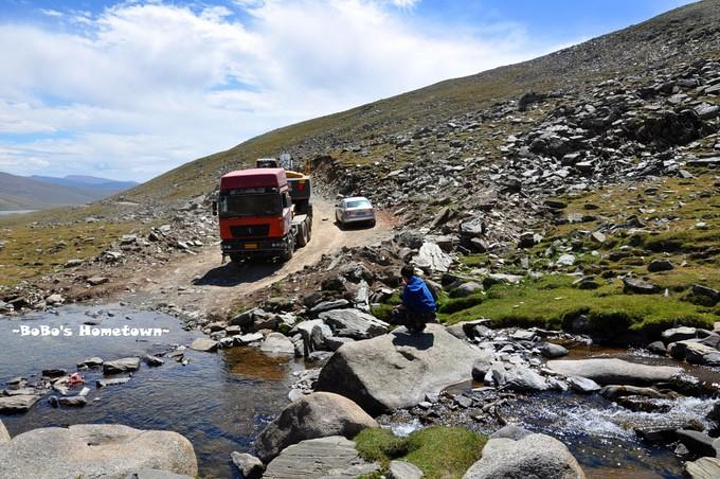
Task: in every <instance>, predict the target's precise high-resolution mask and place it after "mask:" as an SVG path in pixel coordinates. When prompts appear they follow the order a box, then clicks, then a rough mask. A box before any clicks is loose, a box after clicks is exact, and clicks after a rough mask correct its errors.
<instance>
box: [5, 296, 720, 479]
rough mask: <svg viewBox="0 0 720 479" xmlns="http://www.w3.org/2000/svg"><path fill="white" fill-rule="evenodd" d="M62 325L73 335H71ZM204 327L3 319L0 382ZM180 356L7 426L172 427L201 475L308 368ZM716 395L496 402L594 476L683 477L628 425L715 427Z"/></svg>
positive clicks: (120, 311) (116, 313)
mask: <svg viewBox="0 0 720 479" xmlns="http://www.w3.org/2000/svg"><path fill="white" fill-rule="evenodd" d="M86 322H91V323H96V325H95V326H93V327H97V328H111V327H112V328H122V327H123V326H128V328H141V327H142V328H159V330H161V331H162V336H160V337H147V338H140V337H132V336H127V337H93V336H80V328H81V327H82V326H83V325H84V323H86ZM41 325H45V326H48V327H51V328H58V333H59V335H58V336H32V335H26V336H21V334H20V333H21V332H22V331H23V330H25V332H28V330H32V328H38V327H40V326H41ZM23 326H25V328H23ZM61 326H62V327H64V328H63V329H62V330H61V329H60V327H61ZM85 326H87V325H85ZM28 328H29V329H28ZM13 331H19V332H13ZM67 331H70V332H72V336H65V335H64V334H68V333H67ZM201 336H202V335H201V334H200V333H199V332H186V331H183V330H182V329H181V327H180V323H179V321H178V320H177V319H175V318H173V317H170V316H167V315H164V314H161V313H155V312H142V311H134V310H131V309H127V308H124V307H121V306H119V305H111V306H104V307H64V308H61V309H60V310H59V312H58V314H57V315H53V314H38V315H32V316H26V317H24V318H22V319H8V320H0V345H1V347H0V382H5V381H7V380H9V379H10V378H13V377H15V376H24V377H27V378H28V379H29V380H30V381H31V382H32V381H33V379H37V378H38V377H39V374H40V372H41V371H42V370H43V369H50V368H63V369H67V370H68V371H74V370H75V364H76V363H77V362H80V361H82V360H84V359H87V358H89V357H92V356H100V357H101V358H103V359H105V360H112V359H117V358H120V357H125V356H138V355H142V354H144V353H146V352H150V353H156V352H160V351H167V350H170V349H172V348H173V346H174V345H177V344H184V345H187V344H190V343H191V342H192V340H193V339H194V338H197V337H201ZM597 356H601V357H602V356H612V357H620V358H623V359H628V360H632V361H637V362H643V363H649V364H656V365H677V363H676V362H675V361H673V360H670V359H664V358H657V357H653V356H648V355H643V354H640V353H638V352H628V351H626V350H618V349H597V348H590V349H576V350H574V351H573V353H572V355H571V356H570V358H577V359H580V358H584V357H597ZM185 357H186V358H188V359H189V363H188V364H187V366H183V365H181V364H180V363H178V362H176V361H174V360H172V359H169V358H168V359H167V360H166V363H165V364H164V365H163V366H160V367H158V368H149V367H147V366H145V365H143V366H142V367H141V368H140V370H138V371H137V372H136V373H135V374H134V375H133V377H132V379H131V380H130V381H129V382H128V383H126V384H124V385H120V386H110V387H106V388H95V381H96V380H97V379H102V377H103V376H102V371H101V370H98V369H95V370H89V371H86V372H83V375H84V377H85V379H86V381H87V383H88V385H90V386H91V389H92V392H91V393H90V395H89V396H88V399H89V403H88V405H87V406H86V407H84V408H82V409H68V408H57V409H56V408H52V407H51V406H50V405H49V403H48V401H47V400H46V399H44V400H42V401H41V402H39V403H38V404H37V405H36V406H35V407H34V408H33V409H31V410H30V411H29V412H28V413H26V414H20V415H0V419H2V420H3V422H4V423H5V424H6V426H7V427H8V429H9V431H10V433H11V434H12V435H16V434H19V433H21V432H24V431H27V430H30V429H34V428H37V427H45V426H63V425H70V424H84V423H120V424H126V425H128V426H131V427H136V428H140V429H165V430H172V431H176V432H179V433H180V434H182V435H184V436H185V437H187V438H188V439H189V440H190V441H191V442H192V443H193V445H194V447H195V451H196V453H197V455H198V460H199V465H200V473H201V475H203V476H204V477H238V475H237V473H236V471H235V470H234V468H233V467H232V466H231V462H230V460H229V457H230V453H231V452H232V451H240V452H246V451H248V452H249V451H251V449H252V440H253V438H254V437H255V436H256V435H257V433H258V432H259V431H260V430H261V429H262V428H263V427H264V426H265V424H267V423H268V422H269V421H270V420H271V419H272V417H273V416H274V415H276V414H277V413H278V412H279V411H280V410H281V409H282V408H283V407H284V406H285V405H286V404H287V403H288V399H287V392H288V387H289V385H290V383H291V382H292V379H293V375H292V373H293V372H294V371H298V370H302V369H303V368H304V364H303V362H302V361H297V360H294V359H288V358H286V357H270V356H266V355H264V354H262V353H260V352H259V351H258V350H256V349H253V348H232V349H229V350H224V351H220V352H219V353H217V354H208V353H200V352H195V351H191V350H186V351H185ZM685 367H686V369H687V370H688V372H689V373H691V374H693V375H695V376H697V377H699V378H701V379H702V380H704V381H707V382H710V383H712V382H714V383H720V373H718V371H716V370H712V369H709V368H700V367H694V366H685ZM464 387H466V388H467V387H472V385H471V384H469V383H468V384H467V385H465V386H464ZM461 388H462V386H461ZM660 402H661V403H662V401H660ZM715 402H716V401H715V400H713V399H709V398H704V399H700V398H685V399H681V400H674V401H669V400H668V401H666V403H667V406H668V408H667V409H668V410H667V411H665V412H663V413H646V412H632V411H629V410H628V409H625V408H623V407H621V406H618V405H617V404H615V403H613V402H611V401H607V400H605V399H603V398H602V397H601V396H599V395H591V396H579V395H575V394H571V393H565V394H557V393H540V394H533V395H526V396H522V395H519V396H518V397H517V399H514V400H512V401H511V402H509V403H508V404H507V405H505V406H503V407H502V411H501V412H502V416H503V417H504V418H505V419H506V420H508V421H509V422H512V423H517V424H520V425H522V426H524V427H526V428H527V429H530V430H532V431H536V432H543V433H547V434H550V435H552V436H554V437H557V438H558V439H560V440H562V441H563V442H564V443H565V444H567V445H568V447H569V448H570V451H571V452H572V453H573V455H575V457H576V458H577V459H578V461H579V462H580V463H581V465H582V466H583V469H584V470H585V471H586V473H587V475H588V478H590V479H601V478H602V479H604V478H618V479H658V478H677V477H681V476H682V469H683V468H682V461H681V460H680V459H679V458H678V457H677V456H676V455H675V454H674V452H673V446H672V445H669V446H668V445H649V444H645V443H643V442H642V441H641V440H639V439H638V438H637V436H636V435H635V433H634V431H633V428H634V427H638V426H659V425H668V424H683V423H687V422H689V421H699V422H700V423H704V425H706V426H708V425H709V424H708V423H707V422H705V416H706V415H707V413H708V411H709V410H710V409H711V408H712V407H713V405H714V403H715ZM469 426H470V427H473V426H472V425H469ZM419 427H421V424H420V423H419V422H418V421H417V420H414V421H412V420H408V421H406V422H404V423H403V422H401V423H398V424H395V425H394V429H395V430H396V432H397V433H400V434H402V435H407V434H409V433H410V432H411V431H412V430H414V429H417V428H419ZM473 428H475V427H473ZM482 432H485V433H490V432H492V431H482Z"/></svg>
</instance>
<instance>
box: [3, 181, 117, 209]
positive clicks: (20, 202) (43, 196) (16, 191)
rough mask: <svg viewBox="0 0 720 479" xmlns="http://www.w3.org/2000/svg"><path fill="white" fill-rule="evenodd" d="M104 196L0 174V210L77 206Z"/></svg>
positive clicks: (91, 191) (93, 192)
mask: <svg viewBox="0 0 720 479" xmlns="http://www.w3.org/2000/svg"><path fill="white" fill-rule="evenodd" d="M103 196H105V193H104V192H102V191H97V190H92V189H84V188H77V187H73V186H65V185H57V184H49V183H45V182H43V181H37V180H33V179H30V178H26V177H23V176H16V175H11V174H8V173H0V210H35V209H41V208H48V207H51V206H59V205H77V204H83V203H87V202H89V201H94V200H97V199H100V198H102V197H103Z"/></svg>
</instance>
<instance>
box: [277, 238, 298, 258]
mask: <svg viewBox="0 0 720 479" xmlns="http://www.w3.org/2000/svg"><path fill="white" fill-rule="evenodd" d="M294 252H295V240H290V242H289V243H288V248H287V249H286V250H285V251H283V252H282V254H281V255H280V259H282V260H283V261H290V260H291V259H292V257H293V253H294Z"/></svg>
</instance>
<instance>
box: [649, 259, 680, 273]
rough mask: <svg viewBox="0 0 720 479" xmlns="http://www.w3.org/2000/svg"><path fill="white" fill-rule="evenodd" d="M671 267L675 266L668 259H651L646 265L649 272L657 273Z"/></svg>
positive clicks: (668, 269)
mask: <svg viewBox="0 0 720 479" xmlns="http://www.w3.org/2000/svg"><path fill="white" fill-rule="evenodd" d="M672 269H675V266H673V264H672V263H671V262H670V261H666V260H659V259H654V260H652V261H651V262H650V264H649V265H648V267H647V270H648V271H649V272H650V273H657V272H660V271H670V270H672Z"/></svg>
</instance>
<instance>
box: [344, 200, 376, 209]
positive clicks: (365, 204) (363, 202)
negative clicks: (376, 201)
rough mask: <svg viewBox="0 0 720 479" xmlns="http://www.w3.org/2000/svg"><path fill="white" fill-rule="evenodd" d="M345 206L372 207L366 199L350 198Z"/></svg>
mask: <svg viewBox="0 0 720 479" xmlns="http://www.w3.org/2000/svg"><path fill="white" fill-rule="evenodd" d="M345 208H372V205H371V204H370V202H369V201H368V200H352V201H347V202H346V203H345Z"/></svg>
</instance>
